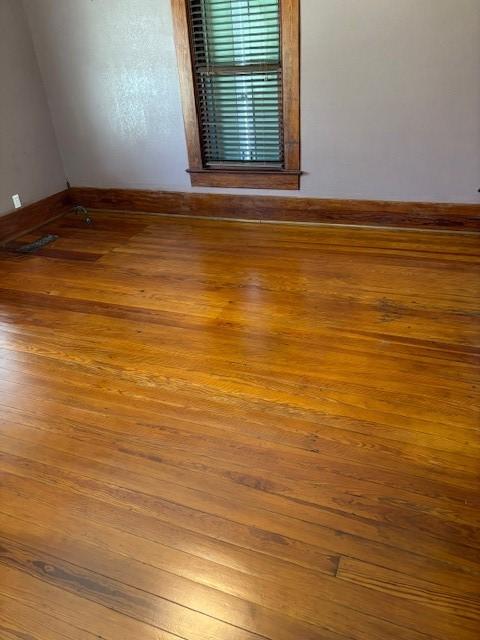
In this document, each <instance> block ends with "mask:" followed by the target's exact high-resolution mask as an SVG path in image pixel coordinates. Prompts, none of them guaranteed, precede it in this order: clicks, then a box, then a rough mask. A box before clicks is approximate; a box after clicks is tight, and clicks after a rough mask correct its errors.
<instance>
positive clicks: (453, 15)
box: [24, 0, 480, 202]
mask: <svg viewBox="0 0 480 640" xmlns="http://www.w3.org/2000/svg"><path fill="white" fill-rule="evenodd" d="M24 1H25V6H26V8H27V10H28V15H29V19H30V24H31V27H32V31H33V35H34V41H35V45H36V49H37V53H38V57H39V61H40V66H41V69H42V72H43V75H44V80H45V82H46V86H47V89H48V95H49V100H50V104H51V107H52V113H53V118H54V122H55V126H56V130H57V134H58V138H59V140H60V144H61V150H62V154H63V157H64V161H65V169H66V173H67V176H68V178H69V179H70V181H71V182H72V183H73V184H75V185H84V186H85V185H87V186H101V187H103V186H122V187H141V188H166V189H172V190H174V189H179V190H190V189H191V188H190V186H189V181H188V177H187V175H186V174H185V168H186V166H187V158H186V149H185V139H184V132H183V125H182V119H181V106H180V98H179V88H178V79H177V70H176V61H175V53H174V45H173V34H172V26H171V13H170V0H61V1H59V0H24ZM301 1H302V59H303V62H302V130H303V139H302V152H303V163H302V164H303V169H304V170H305V171H306V172H307V175H306V176H305V177H304V178H303V181H302V185H303V186H302V191H301V195H314V196H320V197H335V198H350V197H351V198H375V199H392V200H426V201H429V200H431V201H458V202H480V197H479V194H478V193H477V189H478V188H479V187H480V0H301ZM196 191H212V189H203V190H202V189H196ZM223 191H225V190H223ZM243 193H245V191H243Z"/></svg>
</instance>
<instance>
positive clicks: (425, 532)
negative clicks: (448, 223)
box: [0, 212, 480, 640]
mask: <svg viewBox="0 0 480 640" xmlns="http://www.w3.org/2000/svg"><path fill="white" fill-rule="evenodd" d="M94 219H95V223H94V225H93V226H92V227H87V226H84V224H83V223H82V222H81V220H79V219H76V218H74V217H73V216H70V217H67V218H63V219H61V220H57V221H55V222H53V223H51V224H49V225H47V226H46V227H45V228H44V229H43V231H45V232H49V233H56V234H58V235H59V236H60V239H59V240H57V241H56V242H55V243H53V244H51V245H49V246H48V247H47V248H46V249H44V250H42V251H40V252H39V253H38V254H35V255H27V256H25V255H19V254H15V253H14V252H13V251H2V252H1V253H0V266H1V273H2V278H1V282H0V341H1V343H0V354H1V362H0V409H1V412H0V416H1V417H0V425H1V430H0V471H1V476H2V485H1V496H0V511H1V518H0V592H1V606H0V637H1V638H2V640H3V639H5V640H94V639H99V638H102V639H104V640H175V639H178V638H183V639H185V640H259V639H265V638H267V639H270V640H347V639H349V640H430V639H437V640H453V639H458V640H474V639H478V632H479V626H480V622H479V620H480V603H479V592H480V560H479V548H480V509H479V506H480V493H479V484H478V479H479V468H480V465H479V460H480V456H479V451H480V429H479V427H480V420H479V409H478V381H479V377H480V376H479V373H480V368H479V362H480V361H479V357H478V356H479V343H480V340H479V339H480V319H479V312H480V258H479V251H478V250H479V246H480V241H479V236H475V235H468V234H453V233H446V232H445V233H435V232H425V231H393V230H381V229H361V228H358V229H352V228H338V227H337V228H335V227H308V226H303V227H302V226H288V225H271V224H247V223H235V222H222V221H206V220H191V219H180V218H166V217H165V218H162V217H154V216H147V215H141V214H131V215H130V214H126V213H108V212H102V213H100V212H97V213H95V214H94ZM37 236H38V233H37V234H34V235H33V236H26V237H25V238H24V239H23V240H24V241H25V242H27V241H29V240H31V239H34V237H37Z"/></svg>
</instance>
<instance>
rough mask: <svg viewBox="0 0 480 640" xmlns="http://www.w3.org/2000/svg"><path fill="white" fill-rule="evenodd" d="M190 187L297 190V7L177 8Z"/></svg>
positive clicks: (214, 3) (221, 2) (182, 2)
mask: <svg viewBox="0 0 480 640" xmlns="http://www.w3.org/2000/svg"><path fill="white" fill-rule="evenodd" d="M172 7H173V16H174V25H175V36H176V45H177V58H178V63H179V73H180V86H181V91H182V100H183V111H184V121H185V130H186V136H187V147H188V156H189V169H188V171H189V173H190V177H191V182H192V185H196V186H218V187H256V188H268V189H298V188H299V179H300V140H299V137H300V136H299V52H298V49H299V34H298V31H299V0H172Z"/></svg>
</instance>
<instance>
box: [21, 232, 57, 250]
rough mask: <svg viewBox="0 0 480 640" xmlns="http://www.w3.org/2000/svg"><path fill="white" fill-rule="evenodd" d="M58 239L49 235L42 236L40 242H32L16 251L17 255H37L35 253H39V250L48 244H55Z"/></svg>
mask: <svg viewBox="0 0 480 640" xmlns="http://www.w3.org/2000/svg"><path fill="white" fill-rule="evenodd" d="M57 239H58V236H54V235H53V234H51V233H49V234H47V235H46V236H42V237H41V238H38V240H34V242H30V243H29V244H24V245H22V246H21V247H18V248H17V249H16V252H17V253H35V251H39V249H43V247H45V246H46V245H47V244H50V243H51V242H55V240H57Z"/></svg>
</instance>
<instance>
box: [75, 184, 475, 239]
mask: <svg viewBox="0 0 480 640" xmlns="http://www.w3.org/2000/svg"><path fill="white" fill-rule="evenodd" d="M70 191H71V196H72V199H73V201H74V202H75V203H77V202H78V203H79V204H81V205H83V206H85V207H89V208H91V209H112V210H118V211H121V210H126V211H143V212H147V213H169V214H181V215H190V216H211V217H222V218H239V219H247V220H278V221H289V222H317V223H330V224H356V225H378V226H387V227H388V226H391V227H411V228H423V229H450V230H455V231H480V205H478V204H441V203H427V202H383V201H377V200H326V199H320V198H296V197H288V196H251V195H225V194H205V193H182V192H175V191H146V190H145V191H144V190H139V189H96V188H88V187H73V188H72V189H71V190H70Z"/></svg>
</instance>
